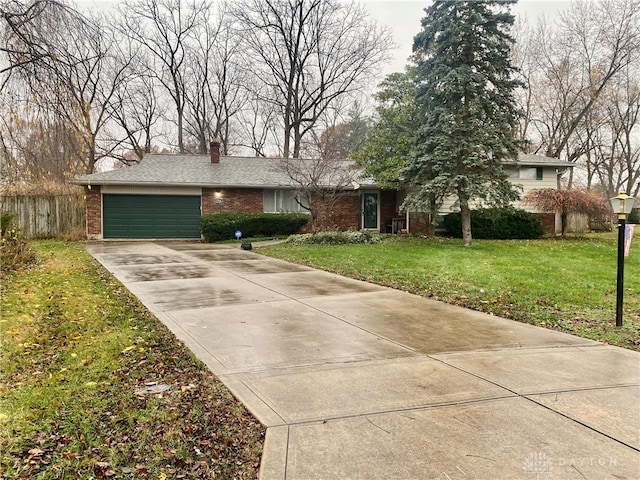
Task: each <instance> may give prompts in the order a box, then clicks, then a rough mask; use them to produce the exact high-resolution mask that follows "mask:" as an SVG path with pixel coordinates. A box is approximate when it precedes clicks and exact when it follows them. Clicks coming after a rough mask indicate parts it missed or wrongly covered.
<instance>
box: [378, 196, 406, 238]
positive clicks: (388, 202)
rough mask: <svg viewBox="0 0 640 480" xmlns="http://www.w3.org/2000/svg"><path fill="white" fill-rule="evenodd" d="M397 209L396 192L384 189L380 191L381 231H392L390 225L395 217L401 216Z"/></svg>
mask: <svg viewBox="0 0 640 480" xmlns="http://www.w3.org/2000/svg"><path fill="white" fill-rule="evenodd" d="M401 216H402V215H398V211H397V209H396V192H395V191H393V190H383V191H382V192H380V232H382V233H391V230H389V231H388V232H387V230H388V226H389V225H391V222H392V220H393V218H395V217H401Z"/></svg>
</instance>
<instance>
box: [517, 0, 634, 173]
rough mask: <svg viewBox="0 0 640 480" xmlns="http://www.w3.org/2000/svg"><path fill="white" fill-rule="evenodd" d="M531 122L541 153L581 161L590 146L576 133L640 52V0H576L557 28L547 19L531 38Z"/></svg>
mask: <svg viewBox="0 0 640 480" xmlns="http://www.w3.org/2000/svg"><path fill="white" fill-rule="evenodd" d="M530 44H531V45H534V52H533V53H532V55H534V57H535V62H530V63H529V67H528V68H529V70H528V72H527V74H528V75H529V77H528V79H529V87H530V89H531V96H530V97H528V99H530V100H531V101H532V102H533V103H534V105H533V106H531V108H530V109H528V111H529V112H530V117H529V119H528V120H527V121H528V122H530V123H531V125H532V126H533V127H534V128H535V130H536V131H537V135H535V137H537V138H534V139H533V145H534V149H535V151H542V152H544V154H545V155H547V156H549V157H556V158H559V157H561V156H562V155H564V157H565V158H567V159H568V160H569V161H576V160H577V159H578V158H579V157H580V156H582V155H583V154H584V153H585V152H586V148H587V146H585V145H584V144H582V143H581V142H579V141H578V139H577V138H576V136H575V134H576V131H577V130H578V129H579V128H582V126H583V125H584V120H585V117H586V116H587V115H588V114H589V112H590V111H591V110H592V109H594V108H595V106H596V105H597V101H598V99H599V98H600V97H601V95H603V92H605V90H606V88H607V86H608V85H610V84H611V83H612V82H613V81H614V80H615V78H616V76H617V75H619V74H620V73H621V72H622V71H624V69H625V67H626V66H627V65H629V64H630V63H631V62H633V61H634V59H636V58H637V56H638V52H639V51H640V2H638V0H601V1H600V2H598V3H592V2H575V3H572V6H571V8H570V10H568V11H566V12H564V13H563V14H562V15H561V17H560V22H559V23H558V25H557V26H555V27H554V26H552V25H549V23H548V22H547V21H546V20H543V21H541V22H540V23H539V24H538V26H537V28H536V30H535V33H534V35H533V38H532V39H531V40H530Z"/></svg>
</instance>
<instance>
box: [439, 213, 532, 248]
mask: <svg viewBox="0 0 640 480" xmlns="http://www.w3.org/2000/svg"><path fill="white" fill-rule="evenodd" d="M444 226H445V228H446V229H447V231H448V232H449V233H450V234H451V235H452V236H454V237H456V238H462V217H461V215H460V213H459V212H456V213H450V214H449V215H447V216H445V217H444ZM471 234H472V235H473V238H478V239H490V240H511V239H533V238H540V237H541V236H542V235H544V227H543V226H542V222H541V221H540V219H539V218H538V217H537V216H535V215H534V214H533V213H529V212H525V211H524V210H516V209H501V208H484V209H480V210H472V211H471Z"/></svg>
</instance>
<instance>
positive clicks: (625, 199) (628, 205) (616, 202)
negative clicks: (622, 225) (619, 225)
mask: <svg viewBox="0 0 640 480" xmlns="http://www.w3.org/2000/svg"><path fill="white" fill-rule="evenodd" d="M634 201H635V198H633V197H630V196H629V195H627V194H626V193H625V192H620V193H619V194H618V196H617V197H613V198H610V199H609V202H611V208H613V211H614V213H616V214H617V215H618V219H620V218H622V219H624V220H626V219H627V215H629V214H630V213H631V210H633V202H634Z"/></svg>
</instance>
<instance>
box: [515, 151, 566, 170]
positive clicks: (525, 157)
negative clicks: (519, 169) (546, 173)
mask: <svg viewBox="0 0 640 480" xmlns="http://www.w3.org/2000/svg"><path fill="white" fill-rule="evenodd" d="M518 164H519V165H531V166H539V167H544V166H546V167H565V168H566V167H572V166H573V165H574V164H573V163H571V162H567V161H565V160H560V159H559V158H551V157H545V156H543V155H535V154H533V153H520V154H518Z"/></svg>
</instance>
